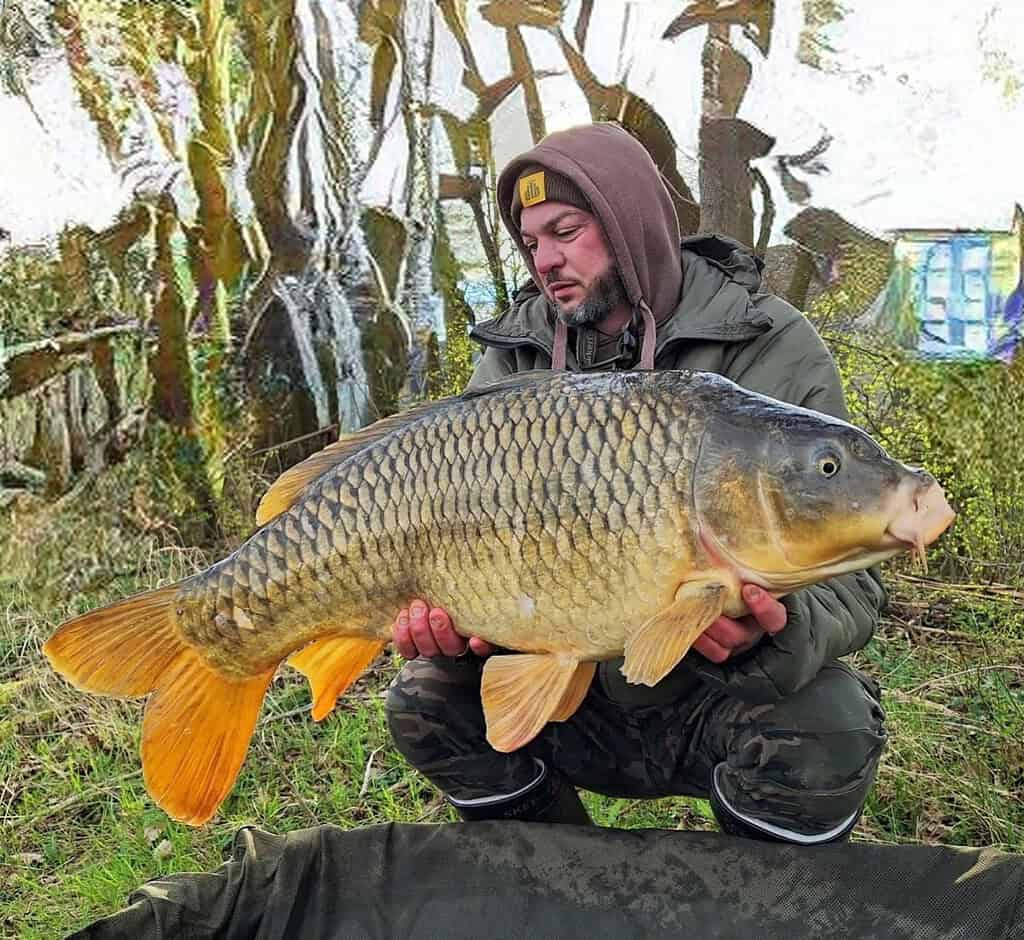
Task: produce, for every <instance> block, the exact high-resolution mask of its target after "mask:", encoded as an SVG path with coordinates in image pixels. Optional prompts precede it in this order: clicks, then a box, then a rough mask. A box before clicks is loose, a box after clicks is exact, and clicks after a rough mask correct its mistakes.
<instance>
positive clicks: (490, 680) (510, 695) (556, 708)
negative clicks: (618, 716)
mask: <svg viewBox="0 0 1024 940" xmlns="http://www.w3.org/2000/svg"><path fill="white" fill-rule="evenodd" d="M587 665H590V664H584V666H587ZM579 667H580V662H579V660H577V659H573V658H571V657H568V656H559V655H556V654H554V653H519V654H513V655H501V656H491V657H489V658H488V660H487V662H486V663H485V664H484V674H483V680H482V682H481V685H480V697H481V699H482V701H483V707H484V717H485V719H486V721H487V740H488V742H489V743H490V745H491V747H493V748H494V749H495V750H496V751H501V752H503V753H508V752H509V751H514V750H516V749H517V748H520V747H522V746H523V745H525V744H528V743H529V742H530V741H532V740H533V739H534V738H535V737H536V736H537V735H538V734H539V733H540V730H541V729H542V728H543V727H544V725H546V724H547V723H548V722H549V721H551V720H553V716H554V715H557V714H566V713H567V712H568V714H566V717H568V715H571V714H572V712H573V711H575V710H576V708H577V707H579V703H580V701H582V695H579V686H580V684H581V683H580V682H577V683H576V684H574V681H573V680H574V679H576V676H577V672H578V671H579ZM591 675H593V670H592V669H591ZM588 685H589V682H586V683H585V684H583V694H586V687H587V686H588ZM570 707H571V709H572V711H569V708H570Z"/></svg>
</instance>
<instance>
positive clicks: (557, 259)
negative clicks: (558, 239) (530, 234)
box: [533, 241, 565, 277]
mask: <svg viewBox="0 0 1024 940" xmlns="http://www.w3.org/2000/svg"><path fill="white" fill-rule="evenodd" d="M533 263H534V266H535V267H536V268H537V273H538V274H539V275H541V276H542V277H545V276H546V275H547V273H548V272H549V271H553V270H555V268H560V267H561V266H562V265H563V264H565V255H564V254H563V253H562V252H561V250H560V249H559V248H558V245H556V244H554V243H552V242H548V241H540V242H538V243H537V250H536V251H535V252H534V253H533Z"/></svg>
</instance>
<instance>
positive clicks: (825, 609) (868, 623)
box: [691, 568, 888, 703]
mask: <svg viewBox="0 0 1024 940" xmlns="http://www.w3.org/2000/svg"><path fill="white" fill-rule="evenodd" d="M887 600H888V597H887V594H886V590H885V587H884V586H883V584H882V580H881V577H880V575H879V571H878V569H877V568H869V569H868V570H866V571H856V572H853V573H851V574H844V575H840V576H839V577H836V578H831V579H830V580H828V581H823V582H822V583H820V584H814V585H811V587H807V588H804V589H803V590H801V591H796V592H795V593H793V594H790V595H788V596H786V597H784V598H782V603H783V605H784V606H785V607H786V611H787V615H788V616H787V621H786V626H785V627H784V628H783V629H782V630H781V631H780V632H779V633H777V634H775V636H773V637H765V638H764V640H762V642H761V643H760V644H759V645H758V646H756V647H755V648H754V649H753V650H751V651H750V652H749V653H747V654H745V655H743V656H739V657H736V658H735V659H734V660H728V661H726V662H725V663H723V664H722V665H720V666H719V665H715V664H714V663H712V662H710V661H708V660H705V659H704V658H703V657H700V658H697V657H694V658H693V660H691V661H692V662H693V663H694V665H695V667H696V670H697V673H698V674H699V675H700V676H702V677H703V678H704V679H707V680H708V681H710V682H711V683H713V684H714V685H717V686H719V687H721V688H723V689H725V691H727V692H729V693H730V694H732V695H734V696H735V697H736V698H739V699H743V700H744V701H749V702H757V703H766V702H777V701H779V700H780V699H783V698H785V697H787V696H789V695H792V694H793V693H794V692H799V691H800V689H802V688H803V687H804V686H805V685H807V683H808V682H810V681H811V680H812V679H813V678H814V677H815V676H816V675H817V674H818V671H819V670H820V669H821V668H822V666H824V665H825V664H826V663H828V662H831V661H832V660H834V659H838V658H839V657H841V656H846V655H847V654H849V653H853V652H855V651H856V650H859V649H860V648H861V647H863V646H866V645H867V643H868V641H869V640H870V639H871V637H872V636H873V635H874V632H875V628H876V626H877V625H878V618H879V615H880V613H881V612H882V610H883V609H884V607H885V604H886V602H887Z"/></svg>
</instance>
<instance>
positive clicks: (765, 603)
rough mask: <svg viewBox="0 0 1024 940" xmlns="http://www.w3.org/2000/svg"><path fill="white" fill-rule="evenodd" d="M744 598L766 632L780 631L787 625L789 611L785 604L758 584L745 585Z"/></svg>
mask: <svg viewBox="0 0 1024 940" xmlns="http://www.w3.org/2000/svg"><path fill="white" fill-rule="evenodd" d="M743 599H744V600H745V601H746V602H747V607H749V608H750V613H751V615H752V616H753V617H754V619H755V620H756V621H757V622H758V623H759V624H760V625H761V627H762V629H763V630H764V631H765V632H766V633H773V634H774V633H778V632H779V631H780V630H781V629H782V628H783V627H784V626H785V625H786V619H787V616H788V613H787V611H786V607H785V605H784V604H783V603H782V602H781V601H777V600H776V599H775V598H774V597H772V596H771V594H769V593H768V592H767V591H765V590H763V589H762V588H759V587H758V586H757V585H756V584H747V585H744V587H743Z"/></svg>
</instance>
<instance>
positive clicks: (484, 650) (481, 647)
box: [469, 636, 494, 656]
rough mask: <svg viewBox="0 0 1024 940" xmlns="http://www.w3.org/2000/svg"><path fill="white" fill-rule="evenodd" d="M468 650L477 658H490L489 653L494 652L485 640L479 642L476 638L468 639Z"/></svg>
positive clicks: (478, 638)
mask: <svg viewBox="0 0 1024 940" xmlns="http://www.w3.org/2000/svg"><path fill="white" fill-rule="evenodd" d="M469 648H470V649H471V650H472V651H473V652H474V653H476V655H477V656H490V655H491V653H493V652H494V647H493V646H491V644H490V643H488V642H487V641H486V640H481V639H480V637H478V636H473V637H470V638H469Z"/></svg>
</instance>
